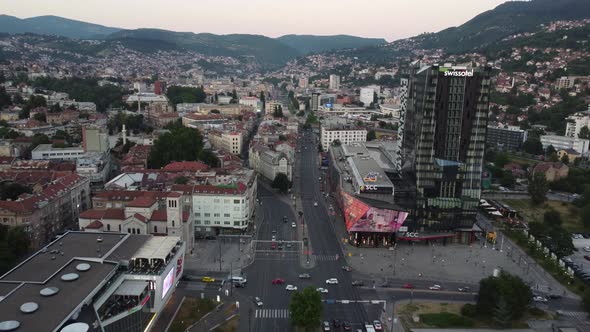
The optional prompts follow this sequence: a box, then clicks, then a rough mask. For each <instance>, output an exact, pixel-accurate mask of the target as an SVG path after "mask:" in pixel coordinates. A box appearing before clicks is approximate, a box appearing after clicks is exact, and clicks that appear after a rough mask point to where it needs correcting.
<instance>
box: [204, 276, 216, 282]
mask: <svg viewBox="0 0 590 332" xmlns="http://www.w3.org/2000/svg"><path fill="white" fill-rule="evenodd" d="M201 281H203V282H215V278H211V277H203V279H201Z"/></svg>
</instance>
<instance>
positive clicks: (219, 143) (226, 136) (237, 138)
mask: <svg viewBox="0 0 590 332" xmlns="http://www.w3.org/2000/svg"><path fill="white" fill-rule="evenodd" d="M208 138H209V143H211V145H212V146H213V147H215V148H216V149H220V150H223V151H226V152H229V153H231V154H233V155H240V154H241V153H242V142H243V134H242V133H241V132H239V131H231V132H221V131H218V130H210V131H209V134H208Z"/></svg>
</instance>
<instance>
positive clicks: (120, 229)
mask: <svg viewBox="0 0 590 332" xmlns="http://www.w3.org/2000/svg"><path fill="white" fill-rule="evenodd" d="M120 231H121V224H119V232H120Z"/></svg>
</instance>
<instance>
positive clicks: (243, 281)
mask: <svg viewBox="0 0 590 332" xmlns="http://www.w3.org/2000/svg"><path fill="white" fill-rule="evenodd" d="M230 280H231V283H232V284H239V285H245V284H246V282H248V280H246V278H244V277H231V279H230Z"/></svg>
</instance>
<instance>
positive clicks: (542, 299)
mask: <svg viewBox="0 0 590 332" xmlns="http://www.w3.org/2000/svg"><path fill="white" fill-rule="evenodd" d="M533 301H535V302H540V303H547V299H546V298H544V297H542V296H535V297H533Z"/></svg>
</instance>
